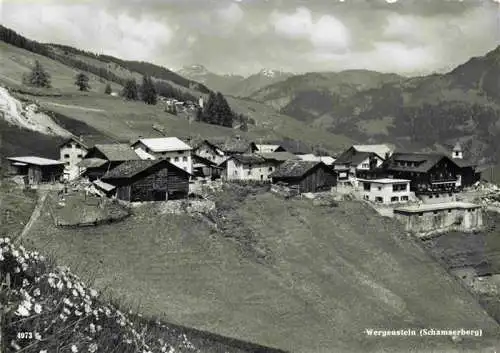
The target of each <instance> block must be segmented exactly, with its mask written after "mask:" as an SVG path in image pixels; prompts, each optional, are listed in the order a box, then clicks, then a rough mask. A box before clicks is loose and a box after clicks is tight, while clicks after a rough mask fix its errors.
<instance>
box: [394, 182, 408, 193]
mask: <svg viewBox="0 0 500 353" xmlns="http://www.w3.org/2000/svg"><path fill="white" fill-rule="evenodd" d="M392 191H393V192H398V191H406V184H393V185H392Z"/></svg>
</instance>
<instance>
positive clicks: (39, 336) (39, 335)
mask: <svg viewBox="0 0 500 353" xmlns="http://www.w3.org/2000/svg"><path fill="white" fill-rule="evenodd" d="M35 339H36V340H37V341H41V340H42V335H41V334H39V333H38V332H35Z"/></svg>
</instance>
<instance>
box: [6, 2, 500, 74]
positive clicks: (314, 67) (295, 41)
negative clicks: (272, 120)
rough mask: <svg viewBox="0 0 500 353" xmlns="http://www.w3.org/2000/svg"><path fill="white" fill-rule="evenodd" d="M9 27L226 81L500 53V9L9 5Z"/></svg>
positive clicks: (426, 69) (403, 66) (449, 5)
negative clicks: (192, 68)
mask: <svg viewBox="0 0 500 353" xmlns="http://www.w3.org/2000/svg"><path fill="white" fill-rule="evenodd" d="M0 19H1V23H2V24H3V25H5V26H7V27H9V28H11V29H13V30H15V31H17V32H18V33H20V34H22V35H24V36H26V37H28V38H30V39H34V40H37V41H40V42H50V43H58V44H65V45H71V46H75V47H78V48H80V49H84V50H90V51H92V52H96V53H104V54H108V55H113V56H117V57H119V58H122V59H127V60H141V61H149V62H153V63H155V64H158V65H162V66H165V67H167V68H170V69H173V70H178V69H180V68H181V67H183V66H189V65H194V64H201V65H204V66H205V67H206V68H207V69H208V70H210V71H212V72H215V73H221V74H230V73H234V74H241V75H250V74H253V73H255V72H258V71H260V70H261V69H264V68H267V69H278V70H283V71H287V72H294V73H299V72H311V71H342V70H347V69H368V70H377V71H381V72H394V73H399V74H403V75H423V74H429V73H433V72H445V71H448V70H451V69H452V68H454V67H456V66H457V65H459V64H461V63H464V62H466V61H467V60H469V59H470V58H471V57H473V56H480V55H484V54H485V53H486V52H488V51H490V50H492V49H494V48H495V47H496V46H498V45H500V0H462V1H460V0H399V1H398V0H31V1H29V0H0Z"/></svg>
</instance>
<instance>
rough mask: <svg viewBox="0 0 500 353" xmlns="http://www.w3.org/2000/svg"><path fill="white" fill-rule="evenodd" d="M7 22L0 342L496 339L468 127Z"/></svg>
mask: <svg viewBox="0 0 500 353" xmlns="http://www.w3.org/2000/svg"><path fill="white" fill-rule="evenodd" d="M0 32H1V38H0V39H1V40H2V42H1V43H0V44H1V47H2V51H3V52H4V53H6V55H5V56H4V55H3V54H2V56H4V58H3V59H2V65H3V66H4V67H5V68H6V70H4V69H2V74H1V75H0V83H1V87H0V110H1V111H2V116H1V119H0V121H1V125H0V129H1V130H2V133H1V136H0V138H1V139H0V148H1V150H0V153H1V158H2V162H1V169H0V170H1V173H2V185H1V189H2V190H1V202H0V204H1V206H0V210H1V212H2V218H1V222H2V225H1V227H2V234H0V236H2V238H0V281H1V288H2V289H1V291H0V293H1V294H0V315H1V316H0V319H1V320H0V325H2V327H1V328H2V331H1V335H0V338H1V341H0V350H1V352H37V353H42V352H45V353H48V352H50V353H52V352H106V353H109V352H170V353H173V352H234V353H240V352H305V353H312V352H382V351H383V352H409V351H415V352H431V350H428V349H429V347H434V348H436V347H437V348H436V349H437V350H436V352H437V351H442V352H444V351H446V352H452V351H453V352H459V351H460V352H462V350H458V349H462V348H463V347H466V348H467V347H468V348H470V351H471V352H480V351H481V352H483V350H482V348H483V347H493V348H497V349H498V348H500V346H498V342H500V338H499V337H500V336H499V332H500V331H499V330H498V327H499V326H498V322H499V320H500V311H499V309H498V308H499V307H500V305H499V304H500V296H499V295H500V294H499V293H500V257H499V256H498V254H500V252H499V251H500V233H499V230H498V228H496V225H497V224H498V225H500V189H499V188H498V186H497V185H496V184H495V182H496V180H498V179H495V176H494V172H495V170H497V169H496V167H495V166H494V164H495V159H494V158H483V156H480V155H479V154H478V153H475V152H474V151H473V147H471V146H472V145H473V143H474V141H473V139H474V138H472V140H471V138H470V137H469V138H463V137H461V136H459V135H457V134H455V135H453V136H452V137H451V138H448V139H442V140H438V141H437V142H436V143H439V147H438V148H436V146H437V145H436V144H434V143H431V142H428V143H427V145H426V144H420V145H419V146H417V145H411V144H406V143H399V142H398V141H397V140H396V139H393V138H391V137H389V136H386V137H385V138H384V136H380V135H378V136H377V138H360V139H351V138H345V137H343V136H341V135H342V134H344V135H348V133H347V132H342V133H340V132H339V133H338V134H337V132H336V131H334V130H332V131H330V130H328V132H326V131H324V129H322V128H317V127H314V126H310V125H307V124H306V123H303V121H301V120H297V119H295V118H294V117H289V116H286V115H285V114H286V112H285V111H284V110H281V111H279V112H277V111H276V110H273V108H272V107H270V106H267V105H266V104H265V103H261V102H259V101H258V99H257V98H241V97H237V96H232V95H231V93H230V92H224V94H222V93H218V92H216V91H212V90H210V88H207V87H205V86H204V84H202V83H199V82H195V81H193V80H191V79H190V78H185V77H182V76H180V74H177V73H174V72H172V71H169V70H167V69H164V68H162V67H158V66H156V65H153V64H148V63H142V62H140V63H139V62H127V61H122V60H120V59H117V58H114V57H111V56H105V55H97V54H92V53H88V52H84V51H81V50H78V49H74V48H71V47H66V46H61V45H57V44H43V43H38V42H36V41H32V40H30V39H27V38H25V37H22V36H21V35H20V34H18V33H16V32H14V31H13V30H10V29H8V28H6V27H3V26H1V27H0ZM488 55H489V54H488ZM491 55H493V54H491ZM494 55H496V58H497V59H496V60H497V62H496V65H498V67H500V65H499V64H498V58H499V55H500V54H499V49H498V48H497V49H496V52H494ZM4 62H5V65H4ZM18 62H19V63H20V64H17V63H18ZM14 63H16V64H14ZM465 65H466V64H465ZM197 69H199V68H197ZM9 70H10V71H9ZM120 70H121V71H120ZM123 72H127V73H128V74H127V75H126V74H124V73H123ZM497 72H500V71H497ZM69 73H71V75H70V74H69ZM66 75H69V76H68V77H66ZM261 75H262V73H261ZM141 79H142V83H140V84H139V83H136V80H141ZM497 79H498V77H497ZM282 80H283V81H282V82H285V80H286V78H283V79H282ZM68 82H69V83H68ZM137 82H139V81H137ZM273 82H274V81H273ZM276 82H277V81H276ZM276 84H277V83H274V85H273V86H269V87H274V86H275V85H276ZM72 86H73V88H72ZM373 89H376V88H373ZM257 92H263V91H262V89H261V90H260V91H257ZM361 92H363V91H361ZM370 92H371V91H370ZM259 94H260V93H259ZM359 94H361V93H359ZM252 97H256V96H252ZM242 107H244V108H242ZM291 116H292V114H291ZM280 119H281V120H280ZM287 124H291V125H287ZM339 126H340V125H339ZM349 131H351V130H349ZM401 141H402V139H401ZM420 141H422V140H420ZM424 141H425V140H424ZM427 141H429V140H427ZM497 142H498V140H497ZM497 142H496V143H497ZM47 146H50V148H49V147H47ZM496 157H498V155H497V156H496ZM496 162H498V160H496ZM67 266H71V270H70V269H69V267H67ZM91 287H94V288H96V289H98V291H96V290H94V289H91ZM370 329H372V330H382V331H378V332H379V336H380V335H385V334H387V335H389V334H390V332H393V333H394V332H400V333H401V335H403V336H405V337H404V339H403V338H401V337H397V338H394V337H385V336H384V338H381V337H370V335H371V333H370V332H371V331H370ZM400 329H401V330H402V331H397V330H400ZM406 329H408V332H407V331H405V330H406ZM423 329H424V330H425V329H429V330H431V331H426V332H434V334H432V333H429V334H426V335H424V336H425V337H422V334H420V337H414V336H418V335H419V334H418V332H420V333H421V332H422V330H423ZM384 330H389V331H384ZM391 330H392V331H391ZM395 330H396V331H395ZM419 330H420V331H419ZM432 330H435V331H432ZM436 330H437V331H436ZM439 330H445V331H439ZM446 330H455V331H446ZM456 330H458V331H456ZM460 330H462V331H460ZM464 330H465V331H464ZM380 332H382V333H380ZM383 332H386V333H383ZM387 332H389V333H387ZM405 332H406V333H405ZM415 332H416V333H415ZM436 332H441V334H437V333H436ZM443 332H448V333H450V332H451V333H450V334H446V333H443ZM375 335H377V334H375ZM394 335H397V336H399V335H400V334H394ZM408 347H412V349H409V348H408ZM450 347H451V348H452V349H451V350H448V348H450ZM386 348H387V349H389V348H393V349H394V350H385V349H386ZM453 349H457V350H453ZM464 349H465V348H464ZM433 352H434V350H433ZM464 352H465V350H464ZM484 352H486V351H484ZM488 352H491V353H493V352H494V350H491V351H488Z"/></svg>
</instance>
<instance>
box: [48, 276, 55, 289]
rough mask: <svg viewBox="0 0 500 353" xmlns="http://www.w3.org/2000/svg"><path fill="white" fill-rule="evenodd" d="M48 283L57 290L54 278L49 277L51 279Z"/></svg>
mask: <svg viewBox="0 0 500 353" xmlns="http://www.w3.org/2000/svg"><path fill="white" fill-rule="evenodd" d="M47 282H49V285H50V286H51V287H52V288H55V287H56V282H55V280H54V278H52V277H49V279H48V280H47Z"/></svg>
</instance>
